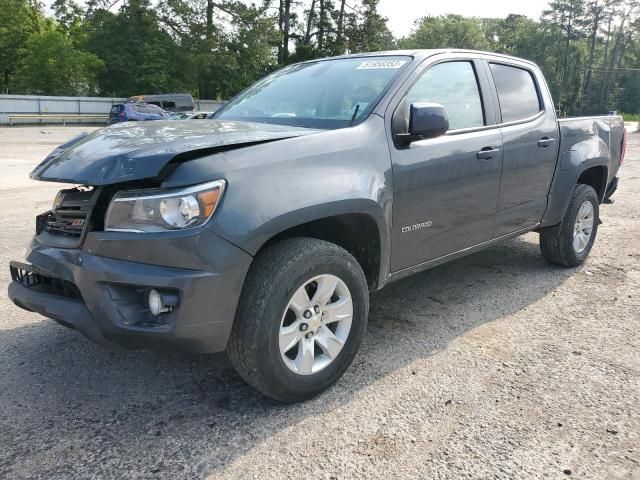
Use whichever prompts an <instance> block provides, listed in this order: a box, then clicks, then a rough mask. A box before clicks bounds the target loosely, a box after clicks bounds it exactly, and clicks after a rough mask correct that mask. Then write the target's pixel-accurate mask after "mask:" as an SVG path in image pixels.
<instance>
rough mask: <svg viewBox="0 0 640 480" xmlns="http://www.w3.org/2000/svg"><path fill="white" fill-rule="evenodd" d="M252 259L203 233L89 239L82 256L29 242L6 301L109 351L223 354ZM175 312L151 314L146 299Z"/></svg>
mask: <svg viewBox="0 0 640 480" xmlns="http://www.w3.org/2000/svg"><path fill="white" fill-rule="evenodd" d="M251 260H252V258H251V256H250V255H248V254H247V253H245V252H244V251H242V250H240V249H238V248H237V247H235V246H233V245H231V244H230V243H229V242H227V241H225V240H223V239H222V238H220V237H218V236H217V235H215V234H213V233H212V232H210V231H209V230H208V229H206V228H198V229H194V230H192V231H189V232H166V233H157V234H155V233H153V234H144V235H141V234H136V233H127V232H91V233H89V234H88V235H87V237H86V239H85V241H84V243H83V245H82V247H81V248H58V247H51V246H48V245H46V244H43V243H41V242H40V241H39V240H38V236H36V237H35V238H34V240H33V242H32V245H31V249H30V251H29V252H28V254H27V262H28V263H19V262H12V263H11V267H10V268H11V273H12V279H13V281H12V282H11V284H10V285H9V289H8V290H9V297H10V298H11V300H12V301H13V302H14V303H15V304H16V305H18V306H19V307H22V308H24V309H26V310H29V311H33V312H37V313H40V314H41V315H44V316H45V317H49V318H52V319H54V320H56V321H58V322H59V323H61V324H63V325H66V326H69V327H72V328H75V329H77V330H79V331H80V332H82V333H83V334H84V335H85V336H86V337H88V338H89V339H91V340H93V341H94V342H96V343H99V344H101V345H104V346H108V347H124V348H129V349H145V350H146V349H152V350H166V349H169V350H183V351H191V352H218V351H222V350H224V349H225V347H226V344H227V340H228V338H229V334H230V332H231V327H232V324H233V319H234V316H235V310H236V307H237V304H238V300H239V297H240V292H241V290H242V284H243V282H244V278H245V276H246V273H247V270H248V268H249V265H250V263H251ZM151 289H156V290H159V291H165V292H171V293H172V294H175V295H177V298H178V299H179V300H178V304H177V305H176V306H175V308H172V309H171V311H168V312H166V313H162V314H160V315H158V316H154V315H152V314H151V312H150V310H149V305H148V297H149V291H150V290H151Z"/></svg>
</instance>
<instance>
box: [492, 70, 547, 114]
mask: <svg viewBox="0 0 640 480" xmlns="http://www.w3.org/2000/svg"><path fill="white" fill-rule="evenodd" d="M491 74H492V75H493V80H494V82H495V84H496V89H497V90H498V100H499V101H500V110H501V111H502V121H503V122H505V123H506V122H515V121H517V120H523V119H525V118H529V117H532V116H534V115H535V114H536V113H538V112H539V111H540V110H541V108H540V98H539V97H538V89H537V88H536V84H535V82H534V80H533V76H532V75H531V72H529V71H528V70H525V69H523V68H518V67H511V66H507V65H501V64H497V63H492V64H491Z"/></svg>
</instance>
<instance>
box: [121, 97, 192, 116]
mask: <svg viewBox="0 0 640 480" xmlns="http://www.w3.org/2000/svg"><path fill="white" fill-rule="evenodd" d="M129 101H130V102H144V103H150V104H153V105H156V106H158V107H160V108H162V109H163V110H165V111H167V112H190V111H192V110H193V107H194V104H193V97H192V96H191V95H190V94H188V93H165V94H162V95H135V96H133V97H129Z"/></svg>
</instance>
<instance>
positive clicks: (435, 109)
mask: <svg viewBox="0 0 640 480" xmlns="http://www.w3.org/2000/svg"><path fill="white" fill-rule="evenodd" d="M447 130H449V116H448V115H447V111H446V110H445V108H444V107H443V106H442V105H439V104H437V103H412V104H411V106H410V107H409V133H399V134H398V135H397V138H398V142H399V143H401V144H402V145H405V146H406V145H410V144H411V143H412V142H415V141H417V140H426V139H428V138H436V137H440V136H441V135H444V134H445V133H446V132H447Z"/></svg>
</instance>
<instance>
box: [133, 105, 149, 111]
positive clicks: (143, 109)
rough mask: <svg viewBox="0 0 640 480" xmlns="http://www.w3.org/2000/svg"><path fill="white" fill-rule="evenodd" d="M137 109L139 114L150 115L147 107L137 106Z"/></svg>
mask: <svg viewBox="0 0 640 480" xmlns="http://www.w3.org/2000/svg"><path fill="white" fill-rule="evenodd" d="M135 109H136V112H138V113H149V109H147V107H146V105H136V106H135Z"/></svg>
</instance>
